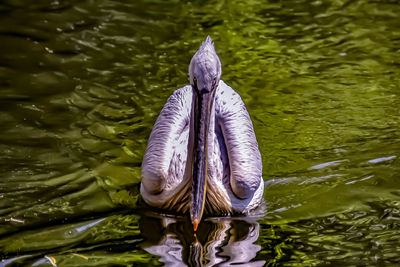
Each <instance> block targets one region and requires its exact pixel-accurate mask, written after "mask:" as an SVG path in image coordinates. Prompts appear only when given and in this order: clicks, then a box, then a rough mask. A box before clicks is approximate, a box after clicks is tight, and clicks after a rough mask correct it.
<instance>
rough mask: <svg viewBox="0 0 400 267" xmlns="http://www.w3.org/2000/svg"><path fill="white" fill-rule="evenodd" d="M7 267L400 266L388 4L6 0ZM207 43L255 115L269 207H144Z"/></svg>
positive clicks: (0, 209) (393, 18)
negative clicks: (192, 211) (153, 151)
mask: <svg viewBox="0 0 400 267" xmlns="http://www.w3.org/2000/svg"><path fill="white" fill-rule="evenodd" d="M0 13H1V16H0V51H1V53H0V103H1V105H0V129H1V131H0V151H1V153H0V170H1V172H0V252H1V253H0V257H1V265H2V266H19V265H28V266H52V265H58V266H90V265H92V266H100V265H101V266H104V265H134V266H149V265H163V264H164V263H167V265H173V264H177V265H179V264H180V263H182V262H183V263H185V264H188V265H196V264H197V265H200V264H204V265H213V264H220V265H221V266H224V264H226V265H229V264H244V266H250V264H252V265H253V266H262V265H267V266H275V265H276V266H321V265H333V266H382V265H386V266H390V265H393V266H395V265H397V264H398V263H399V262H400V259H399V255H400V249H399V240H400V230H399V229H400V228H399V225H400V214H399V212H400V186H399V182H398V179H399V175H398V173H399V172H400V166H399V157H400V154H399V151H400V117H399V106H400V93H399V92H400V78H399V77H400V60H399V52H400V5H399V4H398V2H397V1H390V0H382V1H368V0H356V1H341V0H335V1H324V0H320V1H319V0H317V1H304V0H291V1H282V2H280V1H275V0H274V1H273V0H271V1H256V0H253V1H182V2H181V1H172V0H171V1H156V0H153V1H144V0H141V1H130V2H127V1H120V2H118V1H111V0H100V1H89V0H87V1H57V0H54V1H46V0H42V1H28V2H27V1H20V0H8V1H7V0H6V1H2V2H1V3H0ZM208 34H210V35H211V36H212V37H213V38H214V40H215V45H216V49H217V52H218V54H219V56H220V58H221V61H222V64H223V76H222V79H223V80H225V81H226V82H227V83H228V84H230V85H231V86H232V87H233V88H234V89H235V90H237V91H238V92H239V93H240V94H241V96H242V98H243V100H244V102H245V103H246V105H247V108H248V110H249V113H250V114H251V117H252V119H253V123H254V127H255V131H256V134H257V138H258V142H259V145H260V150H261V153H262V158H263V166H264V168H263V176H264V180H265V183H266V189H265V194H264V198H265V204H266V212H265V213H264V214H262V215H261V216H258V217H254V216H250V217H236V218H207V219H205V220H204V221H203V222H202V224H201V225H200V228H199V233H198V234H197V239H196V238H195V237H194V236H193V234H192V232H191V225H190V222H189V221H188V218H187V217H186V216H172V215H166V214H159V213H157V212H154V211H151V210H147V209H146V208H144V207H143V205H142V203H141V201H140V197H139V194H138V188H139V182H140V165H141V161H142V157H143V153H144V151H145V148H146V144H147V138H148V136H149V134H150V131H151V129H152V126H153V123H154V121H155V119H156V118H157V115H158V113H159V111H160V110H161V108H162V106H163V105H164V103H165V101H166V99H167V97H168V96H169V95H170V94H171V93H172V92H173V90H175V89H176V88H179V87H181V86H183V85H185V84H187V83H188V77H187V67H188V63H189V61H190V58H191V56H192V55H193V53H194V52H195V51H196V50H197V48H198V47H199V45H200V43H201V42H202V41H203V40H204V39H205V37H206V36H207V35H208Z"/></svg>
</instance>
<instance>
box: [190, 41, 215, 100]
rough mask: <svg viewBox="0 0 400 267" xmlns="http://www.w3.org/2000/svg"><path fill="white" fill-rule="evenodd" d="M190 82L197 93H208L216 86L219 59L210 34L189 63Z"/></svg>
mask: <svg viewBox="0 0 400 267" xmlns="http://www.w3.org/2000/svg"><path fill="white" fill-rule="evenodd" d="M189 76H190V84H191V85H192V87H193V89H194V90H196V91H197V92H199V93H210V92H212V91H215V89H216V88H217V87H218V83H219V80H220V78H221V61H220V60H219V57H218V55H217V53H216V52H215V48H214V43H213V41H212V39H211V37H210V36H207V39H206V40H205V41H204V42H203V44H202V45H201V46H200V48H199V50H197V52H196V54H194V56H193V57H192V60H191V61H190V64H189Z"/></svg>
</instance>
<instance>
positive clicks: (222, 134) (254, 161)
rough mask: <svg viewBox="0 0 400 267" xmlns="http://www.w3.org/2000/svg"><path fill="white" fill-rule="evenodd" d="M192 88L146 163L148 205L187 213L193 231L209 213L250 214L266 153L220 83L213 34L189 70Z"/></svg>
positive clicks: (161, 125) (175, 101)
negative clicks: (262, 150)
mask: <svg viewBox="0 0 400 267" xmlns="http://www.w3.org/2000/svg"><path fill="white" fill-rule="evenodd" d="M189 76H190V85H186V86H184V87H182V88H180V89H178V90H176V91H175V92H174V93H173V94H172V95H171V96H170V97H169V98H168V101H167V103H166V104H165V106H164V107H163V109H162V110H161V113H160V115H159V116H158V119H157V121H156V123H155V125H154V128H153V130H152V132H151V134H150V139H149V143H148V145H147V149H146V153H145V156H144V159H143V163H142V183H141V187H140V192H141V195H142V197H143V199H144V201H145V202H146V203H147V204H148V205H150V206H153V207H157V208H160V209H164V210H168V211H173V212H178V213H187V212H188V211H189V210H190V218H191V221H192V224H193V228H194V231H196V230H197V227H198V225H199V223H200V220H201V217H202V214H203V211H204V212H205V213H206V214H213V215H229V214H233V213H239V214H247V213H248V212H249V211H251V210H253V209H254V208H256V207H257V206H258V205H259V204H260V203H261V202H262V197H263V191H264V183H263V179H262V163H261V155H260V151H259V149H258V144H257V140H256V136H255V133H254V129H253V124H252V122H251V119H250V116H249V113H248V112H247V110H246V107H245V105H244V103H243V101H242V99H241V98H240V96H239V94H238V93H236V92H235V91H234V90H233V89H232V88H231V87H229V86H228V85H227V84H226V83H224V82H223V81H222V80H220V77H221V62H220V60H219V58H218V55H217V53H216V52H215V49H214V44H213V41H212V39H211V38H210V37H209V36H208V37H207V39H206V40H205V41H204V42H203V44H202V45H201V46H200V48H199V50H198V51H197V52H196V54H195V55H194V56H193V58H192V60H191V61H190V65H189Z"/></svg>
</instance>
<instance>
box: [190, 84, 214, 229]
mask: <svg viewBox="0 0 400 267" xmlns="http://www.w3.org/2000/svg"><path fill="white" fill-rule="evenodd" d="M195 91H196V96H195V97H194V101H193V104H194V107H193V115H194V116H192V119H193V120H194V121H193V122H194V125H193V126H194V128H193V130H194V149H193V150H194V151H193V152H194V155H193V156H194V158H193V159H194V160H193V163H194V165H193V182H192V198H191V205H190V218H191V220H192V224H193V229H194V231H196V230H197V227H198V225H199V223H200V220H201V216H202V215H203V210H204V203H205V200H206V190H207V159H208V130H209V125H210V116H211V109H212V106H213V102H214V95H215V90H213V91H212V92H207V93H199V92H198V91H197V90H195Z"/></svg>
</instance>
